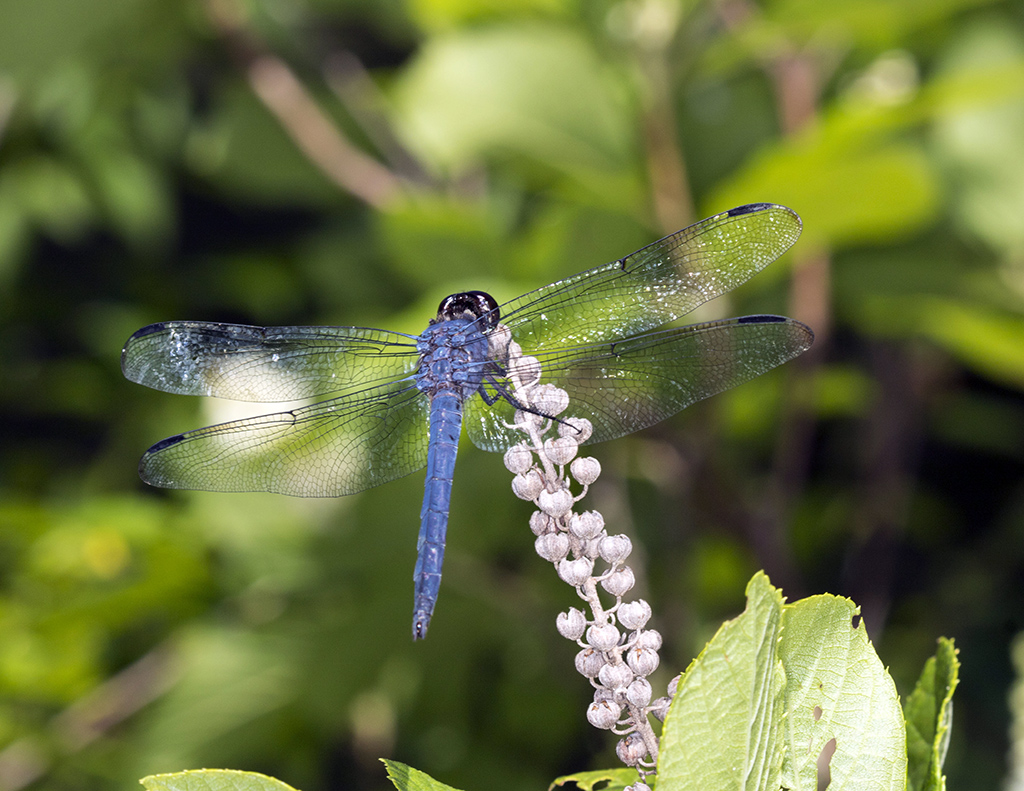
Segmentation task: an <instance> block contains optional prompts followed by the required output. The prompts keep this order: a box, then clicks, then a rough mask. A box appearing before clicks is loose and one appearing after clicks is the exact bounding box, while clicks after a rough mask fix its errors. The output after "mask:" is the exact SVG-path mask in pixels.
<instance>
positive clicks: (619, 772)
mask: <svg viewBox="0 0 1024 791" xmlns="http://www.w3.org/2000/svg"><path fill="white" fill-rule="evenodd" d="M638 777H639V775H638V774H637V771H636V770H635V769H595V770H594V771H592V772H573V774H571V775H562V776H561V777H556V778H555V780H554V782H552V783H551V785H549V786H548V791H553V789H554V788H556V787H558V786H564V785H565V784H566V783H575V784H576V786H577V787H578V788H580V789H582V791H594V788H595V786H597V784H598V783H607V785H602V786H601V791H620V789H623V788H625V787H626V786H628V785H630V784H632V783H635V782H636V781H637V778H638ZM652 782H653V781H652Z"/></svg>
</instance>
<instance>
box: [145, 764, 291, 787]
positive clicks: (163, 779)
mask: <svg viewBox="0 0 1024 791" xmlns="http://www.w3.org/2000/svg"><path fill="white" fill-rule="evenodd" d="M139 782H140V783H142V785H144V786H145V787H146V789H147V791H295V789H293V788H292V787H291V786H290V785H288V784H287V783H282V782H281V781H280V780H275V779H274V778H273V777H267V776H266V775H261V774H259V773H258V772H239V771H237V770H234V769H193V770H190V771H187V772H171V773H169V774H162V775H149V777H143V778H142V779H141V780H140V781H139Z"/></svg>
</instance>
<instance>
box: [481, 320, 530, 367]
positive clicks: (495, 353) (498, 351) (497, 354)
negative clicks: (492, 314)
mask: <svg viewBox="0 0 1024 791" xmlns="http://www.w3.org/2000/svg"><path fill="white" fill-rule="evenodd" d="M511 343H512V330H510V329H509V328H508V327H507V326H506V325H504V324H498V326H497V327H495V328H494V329H493V330H491V331H490V332H489V333H487V351H488V354H489V355H490V357H491V359H492V360H506V359H508V355H509V353H510V352H511ZM517 345H518V344H517ZM519 354H522V351H520V352H519Z"/></svg>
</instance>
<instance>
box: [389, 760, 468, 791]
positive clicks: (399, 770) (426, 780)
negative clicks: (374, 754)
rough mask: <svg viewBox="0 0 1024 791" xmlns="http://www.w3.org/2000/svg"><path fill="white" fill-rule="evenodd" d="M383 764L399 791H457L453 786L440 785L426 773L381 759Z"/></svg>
mask: <svg viewBox="0 0 1024 791" xmlns="http://www.w3.org/2000/svg"><path fill="white" fill-rule="evenodd" d="M381 763H383V764H384V766H386V767H387V768H388V779H389V780H391V782H392V783H394V784H395V788H397V789H398V791H456V789H454V788H452V787H451V786H446V785H445V784H444V783H439V782H438V781H437V780H435V779H434V778H433V777H431V776H430V775H428V774H427V773H426V772H421V771H420V770H419V769H413V768H412V767H411V766H406V765H405V764H403V763H399V762H398V761H389V760H388V759H387V758H381Z"/></svg>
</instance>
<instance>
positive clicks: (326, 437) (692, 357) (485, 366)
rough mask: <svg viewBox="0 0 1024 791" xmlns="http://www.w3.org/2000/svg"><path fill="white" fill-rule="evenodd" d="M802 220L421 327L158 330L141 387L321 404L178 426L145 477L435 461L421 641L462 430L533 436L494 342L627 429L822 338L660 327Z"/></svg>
mask: <svg viewBox="0 0 1024 791" xmlns="http://www.w3.org/2000/svg"><path fill="white" fill-rule="evenodd" d="M800 231H801V222H800V218H799V217H798V216H797V215H796V213H794V212H793V211H791V210H790V209H787V208H786V207H784V206H779V205H775V204H767V203H759V204H751V205H747V206H740V207H738V208H735V209H732V210H730V211H727V212H723V213H721V214H716V215H715V216H714V217H710V218H708V219H706V220H703V221H701V222H699V223H696V224H695V225H691V226H689V227H688V228H684V229H683V230H681V231H678V232H676V233H674V234H672V235H670V236H666V237H665V238H664V239H661V240H660V241H657V242H654V243H653V244H649V245H647V246H646V247H644V248H642V249H641V250H638V251H637V252H635V253H633V254H632V255H628V256H626V257H625V258H620V259H619V260H617V261H612V262H611V263H609V264H606V265H604V266H599V267H597V268H595V269H590V270H588V271H586V272H582V273H581V274H578V275H575V276H573V277H569V278H566V279H564V280H560V281H558V282H557V283H552V284H551V285H548V286H544V287H543V288H540V289H537V290H536V291H531V292H529V293H527V294H524V295H523V296H520V297H517V298H516V299H513V300H511V301H509V302H506V303H504V304H503V305H501V306H498V305H497V303H496V301H495V300H494V299H493V298H492V297H491V296H490V295H488V294H485V293H483V292H480V291H471V292H466V293H461V294H453V295H452V296H449V297H447V298H446V299H445V300H444V301H443V302H442V303H441V306H440V309H439V311H438V314H437V317H436V318H435V319H433V320H432V321H430V323H429V326H428V327H427V328H426V329H425V330H424V331H423V332H422V333H421V334H420V335H418V336H416V335H406V334H403V333H399V332H390V331H388V330H380V329H370V328H364V327H251V326H245V325H239V324H219V323H209V322H198V321H171V322H162V323H159V324H151V325H149V326H147V327H143V328H142V329H140V330H139V331H138V332H136V333H135V334H134V335H132V336H131V338H129V339H128V342H127V344H126V345H125V347H124V351H123V353H122V358H121V367H122V370H123V371H124V374H125V376H126V377H127V378H128V379H130V380H131V381H133V382H138V383H139V384H143V385H146V386H148V387H152V388H155V389H157V390H163V391H166V392H169V393H180V394H184V395H203V396H217V397H220V398H228V399H235V400H240V401H258V402H279V401H293V400H294V401H299V400H304V399H323V400H319V401H317V402H315V403H312V404H311V405H307V406H300V407H298V408H295V409H292V410H290V411H285V412H278V413H276V414H270V415H264V416H261V417H252V418H248V419H245V420H236V421H233V422H230V423H222V424H220V425H215V426H209V427H207V428H201V429H198V430H195V431H187V432H185V433H184V434H176V435H175V436H173V437H168V438H167V439H164V440H162V441H160V442H158V443H156V444H155V445H153V447H151V448H150V449H149V450H148V451H146V453H145V455H144V456H143V457H142V460H141V462H140V464H139V473H140V475H141V477H142V479H143V480H144V481H146V482H147V483H149V484H152V485H154V486H164V487H170V488H175V489H203V490H208V491H218V492H254V491H259V492H277V493H280V494H288V495H295V496H299V497H335V496H339V495H346V494H353V493H355V492H359V491H362V490H364V489H367V488H369V487H372V486H377V485H378V484H382V483H385V482H387V481H391V480H394V479H396V478H399V477H401V476H404V475H408V474H409V473H412V472H415V471H416V470H419V469H421V468H423V467H424V466H426V467H427V477H426V486H425V492H424V498H423V508H422V510H421V513H420V518H421V526H420V533H419V540H418V542H417V550H418V556H417V561H416V570H415V574H414V613H413V637H414V639H420V638H423V637H424V636H426V633H427V627H428V625H429V623H430V619H431V616H432V614H433V611H434V604H435V602H436V600H437V594H438V590H439V587H440V583H441V564H442V560H443V557H444V545H445V531H446V529H447V524H448V508H449V502H450V495H451V487H452V479H453V475H454V470H455V455H456V450H457V446H458V441H459V436H460V433H461V427H462V424H463V422H465V424H466V429H467V432H468V434H469V437H470V439H472V441H473V443H474V444H475V445H476V446H477V447H479V448H482V449H484V450H489V451H499V452H500V451H504V450H505V449H507V448H508V447H510V446H511V445H514V444H515V443H516V442H518V441H520V439H521V435H520V434H518V431H517V429H515V428H512V427H511V424H512V422H513V416H514V412H515V410H516V409H517V408H521V407H522V406H523V405H521V404H518V403H517V402H516V400H515V398H514V397H513V396H512V395H511V392H512V388H511V387H510V385H509V383H508V381H507V379H506V378H505V369H504V363H505V355H504V354H503V353H502V351H501V344H500V343H499V344H489V341H488V338H489V336H491V335H492V333H494V331H495V329H496V328H497V327H498V326H499V322H500V324H501V326H502V327H507V328H508V329H509V330H510V331H511V336H512V339H513V340H515V341H516V342H518V343H519V344H520V345H521V346H522V348H523V353H524V354H529V355H532V356H534V357H536V358H538V360H539V361H540V366H541V370H542V373H543V377H544V381H546V382H550V383H552V384H554V385H556V386H558V387H561V388H563V389H564V390H566V391H567V392H568V394H569V404H570V409H569V411H568V412H567V414H570V415H573V416H574V417H581V418H587V419H588V420H590V421H591V423H592V424H593V433H592V435H591V437H590V438H589V440H588V442H591V443H593V442H602V441H604V440H609V439H614V438H615V437H620V436H623V435H625V434H629V433H632V432H634V431H638V430H640V429H644V428H647V427H648V426H651V425H654V424H655V423H657V422H659V421H661V420H664V419H665V418H667V417H670V416H672V415H674V414H675V413H676V412H678V411H679V410H681V409H683V408H684V407H686V406H688V405H690V404H692V403H693V402H695V401H698V400H700V399H702V398H707V397H708V396H711V395H714V394H716V393H719V392H722V391H723V390H726V389H728V388H730V387H734V386H736V385H738V384H741V383H742V382H745V381H747V380H749V379H752V378H753V377H755V376H758V375H759V374H761V373H764V372H765V371H767V370H769V369H771V368H774V367H775V366H777V365H780V364H781V363H783V362H786V361H787V360H790V359H792V358H794V357H796V356H797V355H799V354H800V353H802V352H804V351H806V350H807V349H808V348H809V347H810V345H811V342H812V340H813V334H812V332H811V330H810V329H809V328H808V327H807V326H805V325H804V324H801V323H800V322H798V321H794V320H793V319H788V318H785V317H782V316H770V315H761V316H746V317H743V318H735V319H727V320H723V321H712V322H708V323H703V324H695V325H691V326H686V327H678V328H672V329H663V330H660V331H655V332H652V331H651V330H653V329H655V328H657V327H659V326H660V325H662V324H665V323H667V322H670V321H674V320H675V319H677V318H679V317H680V316H683V315H684V314H686V313H689V312H690V311H692V310H693V309H694V308H696V307H697V306H698V305H701V304H703V303H704V302H706V301H707V300H710V299H713V298H714V297H717V296H719V295H721V294H724V293H726V292H727V291H730V290H731V289H733V288H735V287H736V286H738V285H739V284H740V283H743V282H744V281H746V280H747V279H748V278H750V277H752V276H753V275H754V274H756V273H757V272H758V271H760V270H761V269H763V268H764V267H765V266H767V265H768V264H770V263H771V262H772V261H774V260H775V259H776V258H778V257H779V256H780V255H782V254H783V253H784V252H785V251H786V250H788V249H789V248H790V247H791V246H792V245H793V243H794V242H796V240H797V238H798V237H799V235H800ZM503 332H504V331H503ZM495 337H498V336H495ZM505 337H507V336H505ZM505 348H506V349H507V345H506V347H505Z"/></svg>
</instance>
